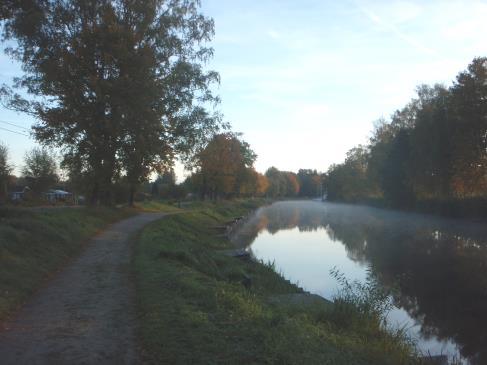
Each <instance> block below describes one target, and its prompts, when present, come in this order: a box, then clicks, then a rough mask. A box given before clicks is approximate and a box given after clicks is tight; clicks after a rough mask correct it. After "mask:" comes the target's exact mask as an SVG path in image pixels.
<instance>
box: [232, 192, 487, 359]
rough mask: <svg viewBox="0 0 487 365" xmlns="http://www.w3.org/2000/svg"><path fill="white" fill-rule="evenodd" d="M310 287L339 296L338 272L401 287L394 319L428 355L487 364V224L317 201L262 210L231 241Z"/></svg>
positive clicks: (358, 278)
mask: <svg viewBox="0 0 487 365" xmlns="http://www.w3.org/2000/svg"><path fill="white" fill-rule="evenodd" d="M233 240H234V242H235V243H236V244H238V245H240V246H244V247H248V249H249V250H251V251H252V253H253V255H254V256H255V257H257V258H258V259H262V260H264V261H274V262H275V265H276V268H277V269H278V270H280V271H281V272H282V273H283V275H284V276H285V277H286V278H288V279H290V280H291V281H294V282H297V283H298V284H299V285H300V286H301V287H303V288H304V289H306V290H308V291H310V292H312V293H316V294H319V295H322V296H323V297H325V298H328V299H332V297H333V295H334V294H336V293H337V291H338V289H339V288H338V284H337V282H336V281H335V280H334V279H333V278H332V277H331V276H330V270H331V269H332V268H333V267H336V268H337V269H338V270H339V271H340V272H342V273H344V274H345V276H346V277H347V278H348V279H351V280H359V281H365V280H366V278H367V275H372V276H373V277H374V278H375V279H376V280H377V281H378V282H379V283H380V285H381V286H383V287H384V288H386V289H389V288H392V287H395V288H396V290H395V291H394V294H393V302H394V305H395V308H394V309H393V310H392V311H391V313H390V314H389V316H388V318H389V321H390V322H391V323H393V324H394V325H396V326H405V327H406V328H407V329H408V333H409V334H410V335H411V336H412V337H413V338H415V339H416V340H417V342H418V347H419V348H420V350H422V351H423V352H424V353H425V354H428V353H430V354H432V355H436V354H449V355H450V356H451V357H455V356H456V357H457V358H458V357H459V356H460V355H461V357H462V359H463V362H464V363H468V364H475V365H477V364H487V312H486V310H487V226H486V224H484V223H482V222H471V221H462V220H452V219H444V218H439V217H431V216H425V215H419V214H410V213H398V212H393V211H388V210H381V209H376V208H369V207H363V206H352V205H345V204H332V203H321V202H312V201H303V202H299V201H289V202H278V203H274V204H272V205H271V206H268V207H263V208H260V209H259V210H258V211H257V212H256V213H255V214H254V215H253V216H252V217H251V218H250V219H249V221H248V222H247V223H246V224H245V225H244V226H243V227H242V228H241V229H240V230H239V231H238V232H237V234H236V236H235V237H234V238H233Z"/></svg>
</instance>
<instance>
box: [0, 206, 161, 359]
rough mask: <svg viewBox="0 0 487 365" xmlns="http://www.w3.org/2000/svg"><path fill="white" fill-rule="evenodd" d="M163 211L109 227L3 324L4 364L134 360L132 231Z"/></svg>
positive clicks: (1, 350) (0, 345)
mask: <svg viewBox="0 0 487 365" xmlns="http://www.w3.org/2000/svg"><path fill="white" fill-rule="evenodd" d="M164 215H165V214H164V213H143V214H139V215H137V216H134V217H131V218H128V219H125V220H123V221H120V222H118V223H115V224H113V225H111V226H110V227H109V228H108V229H107V230H105V231H104V232H103V233H101V234H99V235H97V236H96V237H94V238H93V239H92V240H91V242H90V243H89V245H88V246H87V247H86V249H85V250H84V252H83V253H82V254H81V255H80V256H79V257H78V258H76V259H75V260H74V261H73V262H72V263H71V264H70V265H69V266H68V267H66V268H65V269H64V270H62V271H61V272H60V273H58V274H57V275H56V277H55V278H54V279H53V280H51V281H50V282H49V284H48V285H47V286H46V287H45V288H44V289H42V290H41V291H40V292H39V293H37V294H36V295H35V296H34V297H33V298H32V299H31V300H30V301H29V302H28V303H27V304H26V305H25V306H24V307H23V308H22V310H21V311H20V312H19V313H18V314H17V315H16V316H15V318H13V319H11V320H9V321H7V322H6V323H4V324H2V328H0V363H1V364H2V365H7V364H134V363H137V351H136V345H135V335H134V328H135V324H136V318H135V304H134V288H133V283H132V280H131V253H132V245H131V243H132V241H133V237H134V234H136V233H137V232H138V231H140V230H141V229H142V227H144V226H145V225H146V224H148V223H150V222H153V221H155V220H158V219H161V218H162V217H164Z"/></svg>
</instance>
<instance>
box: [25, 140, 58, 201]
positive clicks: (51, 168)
mask: <svg viewBox="0 0 487 365" xmlns="http://www.w3.org/2000/svg"><path fill="white" fill-rule="evenodd" d="M22 175H23V177H24V178H25V180H26V182H27V184H28V185H29V187H30V188H31V189H32V190H33V191H34V192H35V193H37V194H41V193H43V192H45V191H46V190H47V189H49V188H51V187H52V186H53V185H54V184H55V183H56V182H57V181H58V174H57V164H56V160H55V158H54V156H53V155H52V154H51V153H50V152H49V151H48V150H46V149H42V148H38V147H34V148H33V149H32V150H30V151H29V152H27V153H26V154H25V158H24V166H23V168H22Z"/></svg>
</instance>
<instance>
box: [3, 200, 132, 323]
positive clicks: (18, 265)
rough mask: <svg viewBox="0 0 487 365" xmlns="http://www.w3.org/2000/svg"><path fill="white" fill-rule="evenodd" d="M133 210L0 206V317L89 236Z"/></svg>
mask: <svg viewBox="0 0 487 365" xmlns="http://www.w3.org/2000/svg"><path fill="white" fill-rule="evenodd" d="M133 213H134V212H133V211H129V210H120V209H118V210H116V209H108V208H78V209H70V208H60V209H50V210H48V209H46V210H44V211H28V210H25V209H18V208H3V209H0V320H1V319H4V318H5V317H6V316H7V315H8V314H9V313H11V312H12V311H13V310H15V309H16V308H17V307H18V306H19V305H20V304H22V303H23V302H24V301H25V300H26V299H27V298H28V297H29V296H30V295H32V293H33V292H34V291H35V290H36V289H37V288H38V287H39V286H40V285H41V284H42V283H43V282H44V281H45V280H46V279H47V278H48V277H49V275H50V274H52V273H53V272H55V271H56V270H58V269H59V268H61V266H62V265H63V264H64V263H66V262H67V260H68V259H69V258H70V257H73V256H75V255H76V254H77V253H79V251H80V249H81V248H82V246H83V243H84V242H86V240H87V239H88V238H89V237H91V236H93V235H94V234H95V233H96V232H98V231H99V230H101V229H102V228H104V227H105V226H106V225H107V224H108V223H111V222H114V221H117V220H119V219H121V218H124V217H127V216H129V215H131V214H133Z"/></svg>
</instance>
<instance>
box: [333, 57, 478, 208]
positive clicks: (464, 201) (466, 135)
mask: <svg viewBox="0 0 487 365" xmlns="http://www.w3.org/2000/svg"><path fill="white" fill-rule="evenodd" d="M486 167H487V58H485V57H483V58H476V59H474V60H473V61H472V63H471V64H470V65H469V66H468V68H467V70H465V71H463V72H460V73H459V74H458V76H457V77H456V80H455V81H454V82H453V84H452V85H451V86H450V87H445V86H443V85H434V86H433V87H431V86H426V85H422V86H419V87H418V88H417V97H415V98H414V99H412V100H411V101H410V102H409V103H408V104H407V105H406V106H405V107H404V108H402V109H401V110H398V111H396V112H395V113H394V114H393V115H392V116H391V117H390V120H384V119H381V120H379V121H378V122H377V123H376V125H375V130H374V132H373V135H372V137H371V138H370V142H369V144H368V145H365V146H363V145H360V146H358V147H355V148H353V149H351V150H350V151H349V152H348V153H347V157H346V159H345V161H344V162H343V163H342V164H338V165H332V166H331V167H330V169H329V170H328V174H327V179H326V188H327V191H328V198H329V199H330V200H335V201H346V202H367V201H368V202H371V201H380V202H383V203H384V204H386V205H389V206H392V207H398V208H406V209H420V210H426V211H432V212H436V213H445V214H451V215H455V214H456V215H487V208H486V206H487V204H485V203H486V201H487V189H486V188H487V169H486Z"/></svg>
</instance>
